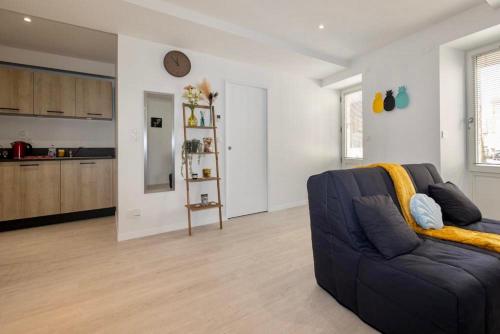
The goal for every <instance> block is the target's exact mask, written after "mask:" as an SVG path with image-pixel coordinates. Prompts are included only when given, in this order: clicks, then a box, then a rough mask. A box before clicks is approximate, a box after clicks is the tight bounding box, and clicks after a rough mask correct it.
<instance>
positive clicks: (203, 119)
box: [200, 111, 205, 126]
mask: <svg viewBox="0 0 500 334" xmlns="http://www.w3.org/2000/svg"><path fill="white" fill-rule="evenodd" d="M200 126H205V113H204V112H203V111H200Z"/></svg>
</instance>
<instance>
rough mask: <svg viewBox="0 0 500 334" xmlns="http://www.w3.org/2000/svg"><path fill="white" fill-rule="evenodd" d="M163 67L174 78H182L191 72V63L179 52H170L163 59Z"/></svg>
mask: <svg viewBox="0 0 500 334" xmlns="http://www.w3.org/2000/svg"><path fill="white" fill-rule="evenodd" d="M163 65H164V66H165V69H166V70H167V72H168V73H170V74H171V75H173V76H174V77H178V78H181V77H184V76H186V75H188V74H189V72H190V71H191V61H190V60H189V58H188V57H187V56H186V55H185V54H184V53H182V52H180V51H170V52H169V53H167V54H166V55H165V58H164V59H163Z"/></svg>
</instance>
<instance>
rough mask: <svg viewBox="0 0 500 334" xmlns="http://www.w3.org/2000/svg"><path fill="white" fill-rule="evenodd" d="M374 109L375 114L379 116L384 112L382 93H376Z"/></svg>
mask: <svg viewBox="0 0 500 334" xmlns="http://www.w3.org/2000/svg"><path fill="white" fill-rule="evenodd" d="M372 107H373V112H374V113H377V114H379V113H381V112H382V111H384V96H383V95H382V93H381V92H377V93H375V99H374V100H373V105H372Z"/></svg>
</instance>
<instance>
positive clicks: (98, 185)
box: [61, 160, 113, 213]
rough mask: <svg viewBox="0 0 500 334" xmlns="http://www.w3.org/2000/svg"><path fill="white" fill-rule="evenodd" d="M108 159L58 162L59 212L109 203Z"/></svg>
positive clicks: (110, 170)
mask: <svg viewBox="0 0 500 334" xmlns="http://www.w3.org/2000/svg"><path fill="white" fill-rule="evenodd" d="M112 170H113V168H112V160H80V161H63V162H62V163H61V192H62V193H61V212H62V213H67V212H77V211H86V210H95V209H104V208H110V207H113V175H112V174H113V172H112Z"/></svg>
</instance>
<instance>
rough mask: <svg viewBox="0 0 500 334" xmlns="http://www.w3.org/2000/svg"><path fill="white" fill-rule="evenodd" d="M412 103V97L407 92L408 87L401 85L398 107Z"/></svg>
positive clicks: (397, 101) (397, 99)
mask: <svg viewBox="0 0 500 334" xmlns="http://www.w3.org/2000/svg"><path fill="white" fill-rule="evenodd" d="M409 104H410V97H409V96H408V93H407V92H406V87H405V86H401V87H399V91H398V95H397V96H396V107H398V109H405V108H406V107H408V105H409Z"/></svg>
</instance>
